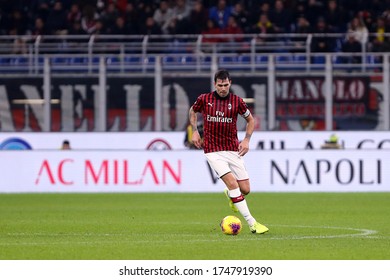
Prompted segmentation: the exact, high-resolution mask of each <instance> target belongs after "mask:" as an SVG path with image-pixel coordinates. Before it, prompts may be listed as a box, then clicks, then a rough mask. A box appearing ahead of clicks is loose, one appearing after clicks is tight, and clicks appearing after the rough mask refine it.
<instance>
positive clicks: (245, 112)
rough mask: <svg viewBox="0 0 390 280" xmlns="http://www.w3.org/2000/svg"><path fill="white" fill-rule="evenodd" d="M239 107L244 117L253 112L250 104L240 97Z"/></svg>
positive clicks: (239, 111)
mask: <svg viewBox="0 0 390 280" xmlns="http://www.w3.org/2000/svg"><path fill="white" fill-rule="evenodd" d="M239 104H240V105H239V109H238V113H239V114H240V115H241V116H243V117H244V118H247V117H248V116H249V115H250V114H251V112H250V111H249V109H248V105H247V104H246V103H245V101H244V100H243V99H242V98H240V97H239Z"/></svg>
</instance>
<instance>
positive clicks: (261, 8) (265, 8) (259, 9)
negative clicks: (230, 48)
mask: <svg viewBox="0 0 390 280" xmlns="http://www.w3.org/2000/svg"><path fill="white" fill-rule="evenodd" d="M270 10H271V6H270V4H269V3H268V2H267V1H264V2H258V3H257V4H256V5H254V8H253V9H251V10H250V12H249V26H250V32H253V26H255V25H256V24H257V22H258V21H259V16H260V15H263V14H265V15H267V17H268V18H269V16H270Z"/></svg>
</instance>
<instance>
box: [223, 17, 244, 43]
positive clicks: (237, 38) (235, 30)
mask: <svg viewBox="0 0 390 280" xmlns="http://www.w3.org/2000/svg"><path fill="white" fill-rule="evenodd" d="M222 33H224V34H232V35H234V36H229V37H228V38H227V39H226V40H228V41H230V42H241V41H242V40H243V39H244V38H243V36H242V35H243V33H244V32H243V30H242V29H241V27H240V26H239V25H238V24H237V21H236V18H235V17H234V16H230V17H229V20H228V24H227V26H226V28H225V29H223V30H222Z"/></svg>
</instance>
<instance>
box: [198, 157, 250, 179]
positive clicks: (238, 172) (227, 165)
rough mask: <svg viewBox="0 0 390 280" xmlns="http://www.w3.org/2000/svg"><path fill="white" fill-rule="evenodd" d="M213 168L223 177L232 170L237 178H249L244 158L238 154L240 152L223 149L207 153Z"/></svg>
mask: <svg viewBox="0 0 390 280" xmlns="http://www.w3.org/2000/svg"><path fill="white" fill-rule="evenodd" d="M205 156H206V158H207V161H208V163H209V164H210V166H211V168H212V169H214V171H215V172H216V173H217V175H218V177H219V178H221V177H222V176H223V175H225V174H227V173H229V172H232V173H233V175H234V176H235V177H236V179H237V180H239V181H241V180H247V179H249V175H248V172H247V171H246V168H245V164H244V160H243V158H242V157H241V156H239V155H238V152H233V151H221V152H213V153H207V154H205Z"/></svg>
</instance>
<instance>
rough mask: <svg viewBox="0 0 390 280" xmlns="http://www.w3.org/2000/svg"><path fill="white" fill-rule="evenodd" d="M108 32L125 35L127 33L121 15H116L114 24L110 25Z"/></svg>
mask: <svg viewBox="0 0 390 280" xmlns="http://www.w3.org/2000/svg"><path fill="white" fill-rule="evenodd" d="M110 34H112V35H125V34H128V30H127V28H126V23H125V20H124V18H123V17H117V18H116V20H115V24H114V26H112V27H111V31H110Z"/></svg>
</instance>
